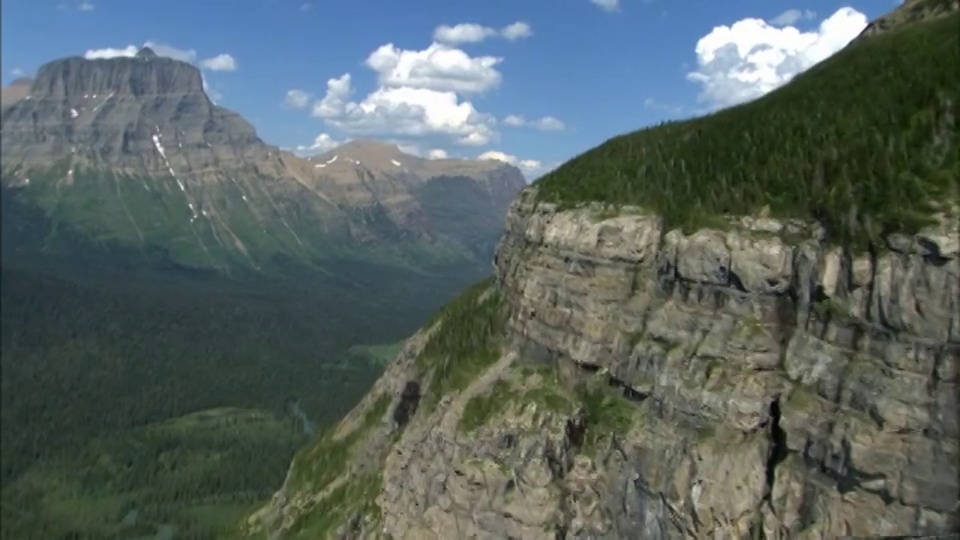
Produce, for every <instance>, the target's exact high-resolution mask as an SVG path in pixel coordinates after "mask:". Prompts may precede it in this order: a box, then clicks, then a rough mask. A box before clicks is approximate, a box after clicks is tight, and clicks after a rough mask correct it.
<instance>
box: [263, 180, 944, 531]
mask: <svg viewBox="0 0 960 540" xmlns="http://www.w3.org/2000/svg"><path fill="white" fill-rule="evenodd" d="M531 201H532V194H531V193H530V192H527V193H526V194H525V196H524V197H522V198H521V199H520V200H519V201H517V202H516V203H515V205H514V207H513V209H512V211H511V212H510V215H509V218H508V225H507V232H506V234H505V236H504V239H503V241H502V242H501V244H500V248H499V250H498V256H497V262H496V270H497V284H496V287H497V288H498V290H499V293H500V294H501V296H502V299H503V302H504V304H505V309H506V310H507V312H508V313H509V317H508V318H507V322H506V328H505V330H504V335H503V341H502V343H503V345H504V346H503V350H502V355H501V356H500V359H499V360H498V361H496V362H495V363H493V364H492V365H490V366H489V367H488V369H486V370H485V371H484V373H483V374H482V375H481V376H479V377H476V378H475V379H473V380H472V381H471V382H470V384H469V385H468V386H467V387H466V388H465V389H464V390H462V391H460V392H454V393H451V394H449V395H446V396H444V397H443V398H442V399H441V401H440V403H439V404H438V405H437V407H436V408H435V409H434V410H426V409H422V410H420V411H419V412H417V413H415V414H414V415H413V416H412V420H410V421H409V423H408V424H405V425H402V426H400V425H397V423H396V422H394V421H391V419H390V418H389V414H385V415H384V416H383V417H382V419H381V422H380V423H379V424H378V428H377V429H376V430H374V431H372V432H371V433H370V434H368V435H367V437H366V438H365V439H363V440H364V442H363V443H357V444H358V446H356V448H360V447H363V448H367V449H369V450H368V452H367V453H365V454H363V455H364V458H363V459H360V460H357V461H353V462H351V463H352V465H351V464H348V465H346V466H345V467H344V468H343V470H342V472H343V473H344V474H345V475H347V476H349V475H356V474H359V472H358V471H377V474H379V473H380V471H382V487H381V489H379V490H378V491H377V493H378V495H377V498H376V502H377V508H378V512H377V513H378V516H375V517H371V516H369V515H366V514H363V515H361V514H357V515H356V516H354V517H355V519H354V521H353V524H354V527H353V528H350V529H347V528H342V527H341V528H340V529H336V531H338V532H339V533H340V534H341V535H346V536H339V537H350V536H349V534H352V535H356V536H357V537H377V536H379V535H386V534H389V535H390V536H389V537H392V538H395V539H401V538H410V539H412V538H418V539H419V538H438V539H439V538H489V539H494V538H497V539H502V538H524V539H527V538H530V539H535V538H544V539H547V538H551V539H552V538H568V539H570V538H578V539H587V538H611V539H612V538H751V537H752V538H759V537H764V538H836V537H841V536H846V535H854V536H867V535H901V534H938V533H939V534H945V533H948V532H951V531H955V530H957V527H958V526H960V522H958V510H960V509H958V502H957V501H958V494H960V486H958V463H960V448H958V438H960V433H958V407H957V381H958V371H960V258H958V245H960V238H958V233H957V232H956V231H958V230H960V228H958V223H957V221H956V218H955V217H954V218H948V217H943V219H942V220H941V226H940V227H939V228H931V229H929V230H926V231H924V232H922V233H920V234H917V235H915V236H912V237H907V236H893V237H891V238H890V239H889V249H886V250H884V251H883V252H878V253H873V254H851V253H846V252H844V251H843V250H840V249H838V248H834V247H831V246H829V245H828V244H825V243H823V242H822V241H821V239H820V237H821V236H822V235H821V232H820V231H819V230H818V229H817V228H816V227H807V226H804V225H803V224H799V223H782V222H779V221H776V220H773V219H761V218H745V219H743V220H741V221H740V222H738V223H736V224H735V225H734V226H731V228H730V229H728V230H725V231H716V230H701V231H698V232H696V233H694V234H691V235H684V234H682V233H680V232H679V231H662V230H661V222H660V220H659V219H657V218H656V217H653V216H649V215H644V214H642V213H630V212H629V209H628V210H627V211H624V212H621V214H620V215H619V216H616V217H608V216H606V215H605V214H603V213H601V212H600V211H598V210H597V209H592V210H591V209H580V210H568V211H558V210H557V209H556V208H554V207H552V206H551V205H546V204H541V205H539V206H537V205H534V204H533V203H532V202H531ZM439 324H440V325H441V326H442V324H443V321H442V320H441V321H440V323H439ZM432 331H436V329H435V328H433V329H428V330H426V331H425V332H424V333H422V334H420V335H418V336H416V337H415V338H414V339H412V340H411V342H410V343H409V345H408V349H407V350H406V351H405V352H404V354H402V355H401V356H400V357H398V359H397V360H396V361H395V362H394V363H393V364H392V365H391V366H390V367H389V368H388V369H387V372H386V373H385V375H384V376H383V377H382V378H381V380H380V381H379V382H378V383H377V385H376V387H375V388H374V390H373V391H372V392H371V396H370V397H368V398H367V400H365V401H364V403H363V404H361V406H360V407H358V409H357V410H356V411H354V413H353V414H352V415H351V418H352V419H354V420H352V421H353V422H354V423H355V422H356V420H355V419H356V418H359V417H360V415H362V414H364V413H365V412H366V411H369V409H370V403H372V402H373V400H374V399H375V398H376V397H377V396H390V399H391V406H390V409H389V410H393V409H394V408H395V407H397V405H398V404H399V403H400V402H401V397H400V396H401V395H402V393H403V389H404V387H405V385H409V384H410V383H411V381H415V382H416V383H417V384H418V385H422V386H423V387H424V389H425V390H424V393H429V392H430V388H429V384H430V380H431V379H430V377H429V374H428V373H427V372H425V371H424V370H423V369H422V367H421V366H418V364H417V362H416V358H417V356H418V354H419V351H420V348H422V344H423V342H424V340H425V339H426V337H425V336H427V335H428V334H429V332H432ZM584 382H586V383H592V384H599V385H600V386H602V387H606V388H608V389H609V390H608V393H609V394H610V396H608V397H607V398H605V399H606V401H603V405H602V407H599V408H598V407H592V408H591V406H590V405H589V404H587V403H585V402H584V400H583V399H582V398H579V399H578V397H577V396H576V394H575V393H574V392H573V391H571V389H572V388H574V387H576V385H577V384H578V383H584ZM500 385H507V386H506V387H507V388H509V390H508V391H506V392H502V388H500ZM498 392H499V393H498ZM551 392H553V393H555V394H556V397H557V399H563V400H568V402H569V403H570V404H571V405H572V406H571V407H568V408H564V407H555V406H550V403H552V401H551V399H553V398H551V399H543V396H545V395H547V394H549V393H551ZM483 396H493V398H494V399H493V401H494V402H497V401H499V402H500V403H499V404H498V405H497V408H496V411H495V412H494V413H493V414H492V415H491V416H490V417H489V418H488V419H487V420H486V421H484V422H482V423H481V424H480V425H479V426H475V427H474V428H472V429H464V428H463V425H462V423H463V422H464V419H465V418H466V417H467V416H468V415H469V413H467V412H466V410H467V409H468V408H469V407H470V402H471V401H472V400H475V399H477V398H478V397H481V398H482V397H483ZM605 411H608V412H605ZM604 414H614V415H615V416H616V415H619V416H617V418H619V420H616V421H614V422H613V423H610V422H608V421H606V420H605V419H604V418H602V416H603V415H604ZM351 418H348V421H347V422H346V423H345V424H343V425H341V427H340V428H339V429H340V430H341V431H343V432H344V433H347V432H349V431H350V430H351V429H352V428H351V427H349V426H350V425H351V424H350V422H351ZM588 440H592V441H593V442H594V444H592V445H591V444H588V442H585V441H588ZM370 452H372V455H381V456H383V457H382V460H381V461H380V462H379V463H372V462H373V461H375V460H371V459H370V457H371V454H370ZM296 467H297V465H294V469H296ZM292 474H293V471H292ZM318 493H319V492H312V494H311V490H309V489H294V488H292V487H291V486H287V487H286V488H285V489H284V490H282V491H281V494H282V497H283V498H284V500H287V501H289V500H298V501H301V502H300V503H299V504H298V505H294V506H291V505H286V506H284V507H283V508H280V507H278V506H277V505H276V504H273V505H269V506H268V509H269V512H273V515H274V516H275V519H273V520H264V518H263V516H265V515H267V513H269V512H268V510H267V509H265V510H264V513H261V514H260V515H258V516H257V518H255V519H254V520H252V521H251V523H252V524H254V525H253V527H254V529H256V528H257V527H262V528H266V529H270V530H274V531H275V532H277V533H282V531H284V530H287V528H286V527H287V526H289V525H290V524H293V523H297V522H298V520H299V519H302V518H303V517H304V516H309V515H310V512H311V510H310V509H311V508H312V504H313V503H312V502H307V503H304V502H303V501H314V500H316V498H319V499H322V497H323V496H322V494H318ZM279 496H280V495H279V494H278V497H279ZM311 497H314V499H311ZM294 508H295V509H294ZM292 509H293V510H292ZM278 515H279V516H283V518H282V519H278V518H276V516H278ZM363 516H366V517H365V518H364V517H363ZM283 523H286V524H287V525H282V524H283ZM348 530H349V531H353V532H350V533H349V534H347V533H348ZM278 537H283V535H282V534H279V536H278ZM333 537H338V536H337V535H336V534H333Z"/></svg>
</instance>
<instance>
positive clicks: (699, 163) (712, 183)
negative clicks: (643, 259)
mask: <svg viewBox="0 0 960 540" xmlns="http://www.w3.org/2000/svg"><path fill="white" fill-rule="evenodd" d="M958 27H960V13H954V14H952V15H949V16H946V17H941V18H938V19H934V20H931V21H925V22H921V23H917V24H913V25H909V26H904V27H902V28H897V29H895V30H891V31H889V32H885V33H880V34H877V35H873V36H869V37H864V38H861V39H858V40H855V41H854V42H853V43H851V44H850V45H849V46H848V47H847V48H845V49H844V50H842V51H840V52H839V53H837V54H836V55H834V56H832V57H831V58H829V59H827V60H825V61H823V62H822V63H820V64H819V65H817V66H815V67H813V68H811V69H810V70H808V71H807V72H805V73H803V74H802V75H800V76H798V77H796V78H795V79H794V80H793V81H792V82H791V83H789V84H787V85H785V86H784V87H782V88H780V89H778V90H776V91H773V92H771V93H770V94H768V95H766V96H764V97H762V98H760V99H757V100H756V101H753V102H751V103H747V104H744V105H740V106H737V107H733V108H730V109H726V110H723V111H719V112H716V113H714V114H710V115H708V116H704V117H701V118H696V119H693V120H687V121H682V122H668V123H665V124H663V125H659V126H656V127H653V128H648V129H643V130H640V131H637V132H634V133H630V134H626V135H622V136H618V137H615V138H613V139H610V140H609V141H607V142H606V143H604V144H602V145H600V146H599V147H597V148H594V149H592V150H590V151H588V152H586V153H584V154H582V155H580V156H578V157H577V158H575V159H573V160H571V161H569V162H567V163H566V164H564V165H563V166H561V167H560V168H559V169H557V170H556V171H554V172H553V173H551V174H549V175H547V176H546V177H544V178H543V179H541V180H540V181H539V182H537V186H538V187H539V189H538V197H539V198H540V200H543V201H548V202H556V203H560V204H561V205H562V206H573V205H577V204H579V203H582V202H588V201H597V202H601V203H608V204H611V205H615V206H621V205H636V206H641V207H644V208H646V209H649V210H650V211H654V212H657V213H659V214H661V215H663V216H664V219H665V220H666V222H667V224H668V226H671V227H683V228H684V229H686V230H692V229H696V228H698V227H701V226H705V225H710V224H713V223H716V222H717V217H719V216H723V215H745V214H753V213H757V212H760V211H761V210H762V209H763V208H764V207H767V208H769V211H770V212H771V213H772V215H773V216H775V217H798V218H814V219H817V220H819V221H821V222H822V223H824V224H825V225H826V227H827V229H828V231H829V234H830V235H831V240H832V241H834V242H838V243H843V244H851V245H854V246H857V247H864V246H865V245H867V244H869V243H874V242H876V241H877V239H878V238H879V237H880V236H881V235H882V234H884V233H887V232H893V231H903V232H910V231H913V230H915V229H917V228H918V227H920V226H923V225H925V224H926V223H928V222H929V220H930V218H931V214H932V213H933V212H935V211H937V210H941V209H944V208H945V207H946V206H948V204H949V203H958V202H960V190H958V178H960V162H958V155H960V150H958V144H957V141H956V136H955V132H956V129H957V128H956V121H957V118H956V116H957V109H956V107H957V103H960V76H958V72H957V70H956V69H951V68H950V67H948V66H957V65H960V32H957V28H958Z"/></svg>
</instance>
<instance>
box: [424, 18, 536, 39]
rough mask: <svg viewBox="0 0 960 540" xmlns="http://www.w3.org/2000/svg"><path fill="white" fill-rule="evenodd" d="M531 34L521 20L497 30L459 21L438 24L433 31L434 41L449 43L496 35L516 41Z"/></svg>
mask: <svg viewBox="0 0 960 540" xmlns="http://www.w3.org/2000/svg"><path fill="white" fill-rule="evenodd" d="M532 35H533V29H532V28H531V27H530V25H529V24H528V23H525V22H523V21H517V22H515V23H512V24H508V25H506V26H504V27H503V28H501V29H499V30H497V29H496V28H493V27H490V26H483V25H481V24H477V23H461V24H457V25H453V26H449V25H446V24H444V25H440V26H438V27H437V28H436V29H435V30H434V31H433V39H434V41H437V42H440V43H446V44H450V45H456V44H462V43H479V42H481V41H484V40H486V39H489V38H492V37H496V36H500V37H502V38H504V39H506V40H508V41H516V40H518V39H524V38H528V37H530V36H532Z"/></svg>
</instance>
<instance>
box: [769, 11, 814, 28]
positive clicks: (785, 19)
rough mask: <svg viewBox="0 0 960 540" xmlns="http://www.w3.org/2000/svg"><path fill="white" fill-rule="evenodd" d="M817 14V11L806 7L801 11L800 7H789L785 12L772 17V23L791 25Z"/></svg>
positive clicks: (812, 17)
mask: <svg viewBox="0 0 960 540" xmlns="http://www.w3.org/2000/svg"><path fill="white" fill-rule="evenodd" d="M816 16H817V12H815V11H811V10H809V9H805V10H803V11H800V10H799V9H788V10H786V11H784V12H783V13H781V14H779V15H777V16H776V17H774V18H772V19H770V21H769V22H770V24H772V25H774V26H789V25H791V24H794V23H796V22H797V21H801V20H804V19H814V18H816Z"/></svg>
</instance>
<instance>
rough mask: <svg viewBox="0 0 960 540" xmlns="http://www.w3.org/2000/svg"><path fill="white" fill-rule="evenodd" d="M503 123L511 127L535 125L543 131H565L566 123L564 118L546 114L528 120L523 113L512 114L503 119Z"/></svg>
mask: <svg viewBox="0 0 960 540" xmlns="http://www.w3.org/2000/svg"><path fill="white" fill-rule="evenodd" d="M503 123H504V124H506V125H508V126H511V127H523V126H527V127H533V128H536V129H540V130H543V131H563V130H564V129H566V127H567V126H566V124H564V123H563V121H562V120H560V119H559V118H556V117H553V116H544V117H542V118H538V119H536V120H527V119H526V118H524V117H523V116H522V115H519V114H511V115H509V116H507V117H506V118H504V119H503Z"/></svg>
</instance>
